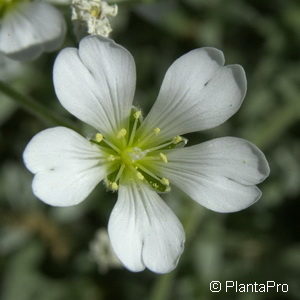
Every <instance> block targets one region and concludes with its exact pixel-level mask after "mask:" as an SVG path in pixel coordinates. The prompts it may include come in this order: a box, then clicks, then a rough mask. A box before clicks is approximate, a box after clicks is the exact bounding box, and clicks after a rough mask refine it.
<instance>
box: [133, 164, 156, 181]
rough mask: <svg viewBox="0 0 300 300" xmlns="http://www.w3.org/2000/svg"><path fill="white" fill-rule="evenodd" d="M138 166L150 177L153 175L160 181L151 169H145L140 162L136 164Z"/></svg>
mask: <svg viewBox="0 0 300 300" xmlns="http://www.w3.org/2000/svg"><path fill="white" fill-rule="evenodd" d="M137 166H138V168H139V169H141V170H142V171H144V172H145V173H146V174H148V175H150V176H151V177H153V178H154V179H156V180H158V181H160V178H159V177H157V176H156V175H155V174H153V173H152V172H151V171H149V170H148V169H146V168H145V167H143V166H142V165H140V164H137Z"/></svg>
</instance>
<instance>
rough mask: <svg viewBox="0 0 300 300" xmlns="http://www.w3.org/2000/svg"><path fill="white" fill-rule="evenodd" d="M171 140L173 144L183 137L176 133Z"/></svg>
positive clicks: (180, 140)
mask: <svg viewBox="0 0 300 300" xmlns="http://www.w3.org/2000/svg"><path fill="white" fill-rule="evenodd" d="M172 141H173V143H174V144H178V143H180V142H182V141H183V138H182V137H181V136H180V135H177V136H175V137H173V139H172Z"/></svg>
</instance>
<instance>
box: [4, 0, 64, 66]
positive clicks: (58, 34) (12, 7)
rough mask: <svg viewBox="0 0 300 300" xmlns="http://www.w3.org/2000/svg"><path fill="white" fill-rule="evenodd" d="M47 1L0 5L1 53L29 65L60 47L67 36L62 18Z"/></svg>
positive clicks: (12, 1)
mask: <svg viewBox="0 0 300 300" xmlns="http://www.w3.org/2000/svg"><path fill="white" fill-rule="evenodd" d="M46 2H47V1H44V2H40V1H24V0H22V1H20V0H9V1H8V0H6V1H2V0H1V1H0V53H3V54H4V55H6V56H8V57H10V58H12V59H15V60H20V61H30V60H34V59H36V58H37V57H39V56H40V55H41V54H42V53H43V52H52V51H55V50H57V49H58V48H60V47H61V45H62V43H63V41H64V38H65V33H66V24H65V20H64V18H63V15H62V14H61V13H60V11H59V10H58V9H56V8H55V7H54V6H52V5H50V4H48V3H46Z"/></svg>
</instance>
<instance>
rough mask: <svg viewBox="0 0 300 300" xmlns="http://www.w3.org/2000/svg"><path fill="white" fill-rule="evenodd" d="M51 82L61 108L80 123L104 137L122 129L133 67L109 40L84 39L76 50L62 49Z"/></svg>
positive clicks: (129, 58) (128, 57)
mask: <svg viewBox="0 0 300 300" xmlns="http://www.w3.org/2000/svg"><path fill="white" fill-rule="evenodd" d="M53 78H54V86H55V91H56V94H57V97H58V98H59V100H60V102H61V104H62V105H63V106H64V107H65V108H66V109H67V110H68V111H70V112H71V113H72V114H73V115H75V116H76V117H77V118H79V119H80V120H82V121H84V122H86V123H87V124H89V125H91V126H93V127H94V128H96V129H97V130H99V131H100V132H101V133H105V134H107V133H110V134H111V133H112V131H114V132H116V131H118V130H120V127H122V126H124V125H125V124H124V122H125V120H126V118H127V117H128V116H129V113H130V110H131V106H132V100H133V96H134V91H135V81H136V73H135V64H134V60H133V58H132V56H131V54H130V53H129V52H128V51H127V50H125V49H124V48H122V47H121V46H119V45H117V44H116V43H114V42H113V41H112V40H109V39H106V38H102V37H99V36H88V37H86V38H84V39H83V40H81V42H80V45H79V50H77V49H75V48H67V49H64V50H63V51H61V53H60V54H59V55H58V57H57V59H56V62H55V65H54V74H53Z"/></svg>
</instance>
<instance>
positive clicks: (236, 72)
mask: <svg viewBox="0 0 300 300" xmlns="http://www.w3.org/2000/svg"><path fill="white" fill-rule="evenodd" d="M226 67H227V68H230V69H231V71H232V75H233V78H234V80H235V82H236V83H237V85H238V87H239V89H240V91H241V102H242V101H243V99H244V98H245V96H246V92H247V77H246V73H245V70H244V68H243V67H242V66H241V65H236V64H235V65H228V66H226Z"/></svg>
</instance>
